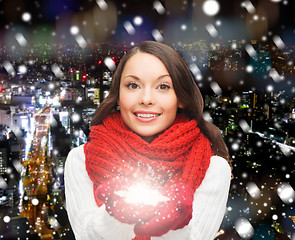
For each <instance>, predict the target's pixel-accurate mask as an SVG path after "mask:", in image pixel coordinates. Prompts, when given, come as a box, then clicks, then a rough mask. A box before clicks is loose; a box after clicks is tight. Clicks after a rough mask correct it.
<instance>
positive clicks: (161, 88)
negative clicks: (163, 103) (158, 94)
mask: <svg viewBox="0 0 295 240" xmlns="http://www.w3.org/2000/svg"><path fill="white" fill-rule="evenodd" d="M158 88H159V89H160V90H168V89H170V88H171V87H170V86H169V85H167V84H161V85H160V86H159V87H158Z"/></svg>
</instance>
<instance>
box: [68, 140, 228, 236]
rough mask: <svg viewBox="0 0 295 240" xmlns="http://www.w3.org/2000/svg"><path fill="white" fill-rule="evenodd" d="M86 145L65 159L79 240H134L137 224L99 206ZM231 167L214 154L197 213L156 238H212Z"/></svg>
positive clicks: (196, 202) (196, 196) (70, 209)
mask: <svg viewBox="0 0 295 240" xmlns="http://www.w3.org/2000/svg"><path fill="white" fill-rule="evenodd" d="M83 147H84V145H81V146H79V147H77V148H74V149H72V150H71V151H70V153H69V155H68V157H67V160H66V163H65V173H64V174H65V195H66V203H65V204H66V209H67V213H68V216H69V220H70V224H71V227H72V229H73V231H74V234H75V237H76V240H102V239H103V240H131V239H133V238H134V237H135V234H134V231H133V227H134V225H133V224H126V223H121V222H120V221H118V220H117V219H115V218H114V217H112V216H111V215H109V214H108V212H107V211H106V210H105V205H102V206H101V207H98V206H97V205H96V202H95V199H94V194H93V183H92V181H91V180H90V178H89V176H88V174H87V171H86V167H85V155H84V149H83ZM230 179H231V170H230V166H229V164H228V163H227V161H226V160H225V159H223V158H221V157H218V156H213V157H211V159H210V166H209V168H208V170H207V173H206V175H205V178H204V180H203V182H202V184H201V185H200V186H199V188H198V189H197V190H196V192H195V194H194V201H193V214H192V215H193V216H192V219H191V220H190V222H189V224H188V225H186V226H185V227H183V228H182V229H178V230H170V231H169V232H168V233H166V234H164V235H163V236H161V237H152V238H151V239H152V240H176V239H182V240H212V239H214V237H215V236H216V233H217V232H218V230H219V227H220V225H221V222H222V219H223V217H224V213H225V209H226V203H227V198H228V192H229V187H230Z"/></svg>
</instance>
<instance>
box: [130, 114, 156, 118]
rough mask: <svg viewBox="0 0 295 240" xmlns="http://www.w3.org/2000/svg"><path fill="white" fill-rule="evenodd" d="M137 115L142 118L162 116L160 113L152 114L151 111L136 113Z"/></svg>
mask: <svg viewBox="0 0 295 240" xmlns="http://www.w3.org/2000/svg"><path fill="white" fill-rule="evenodd" d="M134 115H135V116H137V117H141V118H154V117H158V116H160V114H150V113H134Z"/></svg>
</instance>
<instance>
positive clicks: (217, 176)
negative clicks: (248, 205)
mask: <svg viewBox="0 0 295 240" xmlns="http://www.w3.org/2000/svg"><path fill="white" fill-rule="evenodd" d="M230 179H231V169H230V166H229V164H228V163H227V161H226V160H225V159H224V158H222V157H218V156H213V157H211V159H210V166H209V168H208V170H207V173H206V175H205V178H204V180H203V182H202V184H201V185H200V186H199V188H198V189H197V190H196V192H195V194H194V202H193V216H192V219H191V221H190V222H189V224H188V225H187V226H185V227H184V228H182V229H179V230H171V231H169V232H168V233H166V234H165V235H163V236H161V237H152V238H151V239H152V240H175V239H186V240H213V239H214V237H215V236H216V234H217V232H218V230H219V228H220V225H221V222H222V220H223V217H224V213H225V210H226V203H227V199H228V193H229V187H230Z"/></svg>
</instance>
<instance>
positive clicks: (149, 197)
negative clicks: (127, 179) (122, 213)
mask: <svg viewBox="0 0 295 240" xmlns="http://www.w3.org/2000/svg"><path fill="white" fill-rule="evenodd" d="M115 194H117V195H119V196H120V197H123V198H125V199H124V200H125V202H126V203H131V204H144V205H152V206H156V205H157V204H158V203H159V202H165V201H168V200H169V198H168V197H166V196H163V195H162V194H161V193H160V192H159V191H158V190H156V189H153V188H152V187H151V186H149V185H147V184H145V183H137V184H135V185H132V186H130V187H129V188H128V190H127V191H117V192H115Z"/></svg>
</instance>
